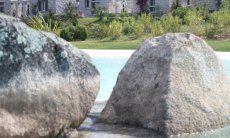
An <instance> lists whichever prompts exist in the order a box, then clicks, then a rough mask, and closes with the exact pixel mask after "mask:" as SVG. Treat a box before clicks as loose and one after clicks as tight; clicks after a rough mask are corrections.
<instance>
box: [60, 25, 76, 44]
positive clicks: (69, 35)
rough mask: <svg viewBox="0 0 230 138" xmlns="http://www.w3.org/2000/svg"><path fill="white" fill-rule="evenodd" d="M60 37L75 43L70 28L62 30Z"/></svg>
mask: <svg viewBox="0 0 230 138" xmlns="http://www.w3.org/2000/svg"><path fill="white" fill-rule="evenodd" d="M60 37H61V38H63V39H65V40H66V41H73V34H72V32H70V30H69V28H66V29H62V30H61V32H60Z"/></svg>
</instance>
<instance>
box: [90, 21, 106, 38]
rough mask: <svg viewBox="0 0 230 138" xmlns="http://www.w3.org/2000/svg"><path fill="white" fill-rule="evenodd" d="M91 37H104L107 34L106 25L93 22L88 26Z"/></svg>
mask: <svg viewBox="0 0 230 138" xmlns="http://www.w3.org/2000/svg"><path fill="white" fill-rule="evenodd" d="M89 35H90V37H91V38H99V39H101V38H104V37H107V36H108V26H107V25H106V24H93V25H92V26H91V27H90V28H89Z"/></svg>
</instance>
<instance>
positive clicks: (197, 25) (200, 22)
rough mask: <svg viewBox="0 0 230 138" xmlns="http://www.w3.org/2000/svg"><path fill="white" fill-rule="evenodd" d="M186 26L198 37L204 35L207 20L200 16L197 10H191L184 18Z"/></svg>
mask: <svg viewBox="0 0 230 138" xmlns="http://www.w3.org/2000/svg"><path fill="white" fill-rule="evenodd" d="M184 21H185V24H186V25H188V26H189V30H190V31H191V32H192V33H194V34H196V35H200V36H201V35H204V33H205V28H204V27H203V26H204V23H205V20H204V18H203V16H201V15H200V14H199V12H198V11H197V10H196V9H193V10H190V11H188V12H187V14H186V15H185V17H184Z"/></svg>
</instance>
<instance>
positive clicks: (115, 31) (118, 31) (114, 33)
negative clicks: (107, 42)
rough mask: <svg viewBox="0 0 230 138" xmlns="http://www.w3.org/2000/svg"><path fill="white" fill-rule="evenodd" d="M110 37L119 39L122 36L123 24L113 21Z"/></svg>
mask: <svg viewBox="0 0 230 138" xmlns="http://www.w3.org/2000/svg"><path fill="white" fill-rule="evenodd" d="M109 35H110V36H111V37H112V39H118V38H119V37H120V36H121V35H122V24H121V23H120V22H119V21H112V22H111V23H110V25H109Z"/></svg>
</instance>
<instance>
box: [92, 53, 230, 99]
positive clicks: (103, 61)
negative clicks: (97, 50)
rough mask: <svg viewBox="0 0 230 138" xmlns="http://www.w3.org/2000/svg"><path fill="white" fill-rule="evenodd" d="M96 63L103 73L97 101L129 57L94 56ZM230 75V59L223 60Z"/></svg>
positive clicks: (106, 93)
mask: <svg viewBox="0 0 230 138" xmlns="http://www.w3.org/2000/svg"><path fill="white" fill-rule="evenodd" d="M92 60H93V62H94V64H95V65H96V67H97V68H98V70H99V72H100V75H101V88H100V92H99V94H98V97H97V99H96V101H105V100H108V99H109V96H110V94H111V92H112V90H113V87H114V86H115V84H116V80H117V76H118V74H119V72H120V70H121V69H122V68H123V67H124V65H125V63H126V62H127V60H128V58H108V57H106V58H102V57H95V58H92ZM223 62H224V65H225V68H226V70H227V73H228V76H229V77H230V61H223Z"/></svg>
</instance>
